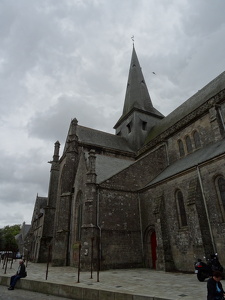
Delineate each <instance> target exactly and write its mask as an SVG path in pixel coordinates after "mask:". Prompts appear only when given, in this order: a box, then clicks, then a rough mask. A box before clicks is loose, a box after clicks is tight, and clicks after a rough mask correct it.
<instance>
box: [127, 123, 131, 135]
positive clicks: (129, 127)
mask: <svg viewBox="0 0 225 300" xmlns="http://www.w3.org/2000/svg"><path fill="white" fill-rule="evenodd" d="M127 130H128V133H130V132H131V125H130V123H129V124H127Z"/></svg>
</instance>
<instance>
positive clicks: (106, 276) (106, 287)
mask: <svg viewBox="0 0 225 300" xmlns="http://www.w3.org/2000/svg"><path fill="white" fill-rule="evenodd" d="M17 267H18V262H14V263H13V266H12V269H10V268H9V269H8V270H7V273H6V275H4V270H0V276H1V275H2V276H11V275H13V274H15V271H16V269H17ZM193 271H194V270H193ZM27 272H28V276H27V278H25V279H23V280H27V279H29V280H35V281H38V282H48V283H55V284H59V285H67V286H76V287H81V288H82V289H92V290H99V291H100V290H102V291H109V292H119V293H126V294H132V295H139V296H148V297H155V298H157V297H158V298H163V299H169V300H170V299H171V300H177V299H178V300H179V299H180V300H193V299H203V300H204V299H206V284H207V281H205V282H199V281H198V280H197V278H196V275H195V274H194V272H193V274H184V273H169V272H164V271H154V270H150V269H125V270H124V269H123V270H107V271H102V272H100V274H99V282H97V274H96V272H93V278H92V279H91V278H90V277H91V274H90V272H81V273H80V280H79V281H80V282H79V283H78V282H77V281H78V274H77V269H76V268H73V267H51V266H49V270H48V278H47V280H46V264H37V263H30V262H29V263H28V266H27ZM222 284H223V286H224V287H225V283H224V281H222ZM7 292H8V291H7ZM139 296H137V297H139ZM0 299H2V298H0ZM6 299H7V298H6ZM6 299H4V300H6ZM18 299H20V298H18ZM21 299H23V298H21ZM37 299H39V298H37ZM42 299H43V298H42ZM46 299H50V298H49V296H48V298H46ZM52 299H54V298H52ZM56 299H59V298H57V297H56ZM61 299H63V298H61ZM135 299H136V298H135ZM137 299H139V298H137ZM10 300H14V299H12V298H10ZM44 300H45V298H44Z"/></svg>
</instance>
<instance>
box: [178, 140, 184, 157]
mask: <svg viewBox="0 0 225 300" xmlns="http://www.w3.org/2000/svg"><path fill="white" fill-rule="evenodd" d="M178 147H179V152H180V157H182V156H184V154H185V153H184V144H183V142H182V140H178Z"/></svg>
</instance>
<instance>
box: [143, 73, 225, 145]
mask: <svg viewBox="0 0 225 300" xmlns="http://www.w3.org/2000/svg"><path fill="white" fill-rule="evenodd" d="M223 89H225V72H223V73H221V74H220V75H219V76H217V77H216V78H215V79H214V80H212V81H211V82H209V83H208V84H207V85H206V86H205V87H203V88H202V89H201V90H199V91H198V92H197V93H196V94H194V95H193V96H192V97H191V98H189V99H188V100H186V101H185V102H184V103H183V104H181V105H180V106H179V107H177V108H176V109H175V110H174V111H173V112H171V113H170V114H169V115H168V116H166V117H165V118H164V119H162V120H160V121H159V122H158V123H157V125H156V126H155V127H153V129H152V130H151V131H150V133H149V135H148V137H147V139H146V142H145V143H148V142H150V141H151V140H152V139H154V138H155V137H156V136H157V135H159V134H161V133H162V132H164V131H165V130H166V129H168V128H170V127H171V126H173V125H174V124H176V123H177V122H178V121H180V120H181V119H183V118H184V117H185V116H187V115H188V114H190V113H191V112H192V111H194V110H195V109H197V108H198V107H199V106H201V105H202V104H203V103H204V102H206V101H207V100H208V99H210V98H212V97H213V96H215V95H216V94H218V93H219V92H220V91H221V90H223Z"/></svg>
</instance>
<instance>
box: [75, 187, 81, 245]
mask: <svg viewBox="0 0 225 300" xmlns="http://www.w3.org/2000/svg"><path fill="white" fill-rule="evenodd" d="M82 213H83V202H82V193H81V192H79V193H78V195H77V201H76V240H77V241H80V240H81V226H82Z"/></svg>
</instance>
